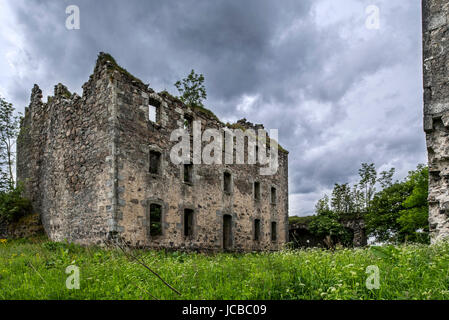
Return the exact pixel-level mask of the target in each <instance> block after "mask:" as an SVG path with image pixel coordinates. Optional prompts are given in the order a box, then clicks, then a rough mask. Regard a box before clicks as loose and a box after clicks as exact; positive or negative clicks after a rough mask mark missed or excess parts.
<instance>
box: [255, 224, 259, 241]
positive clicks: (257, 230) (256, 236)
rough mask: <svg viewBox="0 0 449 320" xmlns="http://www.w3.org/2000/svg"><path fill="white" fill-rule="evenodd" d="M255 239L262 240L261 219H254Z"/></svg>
mask: <svg viewBox="0 0 449 320" xmlns="http://www.w3.org/2000/svg"><path fill="white" fill-rule="evenodd" d="M254 240H255V241H259V240H260V219H256V220H254Z"/></svg>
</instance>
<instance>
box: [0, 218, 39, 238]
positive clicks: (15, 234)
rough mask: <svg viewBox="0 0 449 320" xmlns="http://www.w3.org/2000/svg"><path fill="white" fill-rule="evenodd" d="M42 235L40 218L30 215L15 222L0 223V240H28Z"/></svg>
mask: <svg viewBox="0 0 449 320" xmlns="http://www.w3.org/2000/svg"><path fill="white" fill-rule="evenodd" d="M42 234H44V228H43V226H42V223H41V220H40V216H39V215H38V214H31V215H28V216H25V217H22V218H21V219H19V220H18V221H16V222H11V223H6V222H3V221H0V239H12V238H28V237H33V236H37V235H42Z"/></svg>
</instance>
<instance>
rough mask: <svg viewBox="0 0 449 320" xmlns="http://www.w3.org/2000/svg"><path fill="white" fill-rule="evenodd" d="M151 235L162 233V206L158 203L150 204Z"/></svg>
mask: <svg viewBox="0 0 449 320" xmlns="http://www.w3.org/2000/svg"><path fill="white" fill-rule="evenodd" d="M150 235H151V236H153V237H154V236H160V235H162V207H161V206H160V205H158V204H155V203H152V204H150Z"/></svg>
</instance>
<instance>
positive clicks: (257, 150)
mask: <svg viewBox="0 0 449 320" xmlns="http://www.w3.org/2000/svg"><path fill="white" fill-rule="evenodd" d="M254 159H256V164H257V163H258V162H259V146H257V145H256V155H255V157H254Z"/></svg>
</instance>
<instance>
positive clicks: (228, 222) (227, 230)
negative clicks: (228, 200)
mask: <svg viewBox="0 0 449 320" xmlns="http://www.w3.org/2000/svg"><path fill="white" fill-rule="evenodd" d="M231 247H232V217H231V216H230V215H228V214H226V215H224V216H223V249H224V250H228V249H231Z"/></svg>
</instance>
